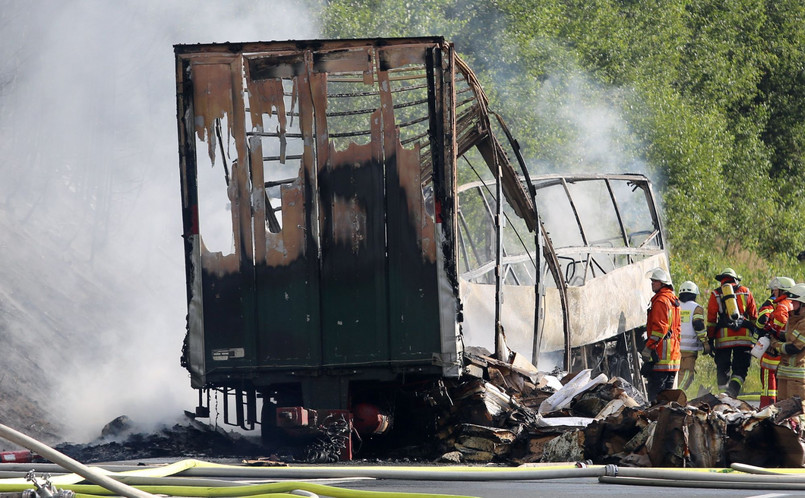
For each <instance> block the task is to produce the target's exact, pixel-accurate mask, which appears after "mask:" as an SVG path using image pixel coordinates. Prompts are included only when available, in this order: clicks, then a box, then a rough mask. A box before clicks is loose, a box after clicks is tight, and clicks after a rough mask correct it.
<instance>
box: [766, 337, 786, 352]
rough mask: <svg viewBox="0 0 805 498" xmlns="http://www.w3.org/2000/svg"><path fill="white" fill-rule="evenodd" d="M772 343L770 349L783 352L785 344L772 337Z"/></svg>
mask: <svg viewBox="0 0 805 498" xmlns="http://www.w3.org/2000/svg"><path fill="white" fill-rule="evenodd" d="M770 339H771V342H769V348H772V349H775V350H777V351H779V352H781V353H782V352H783V343H782V342H780V341H778V340H777V339H775V338H774V337H770Z"/></svg>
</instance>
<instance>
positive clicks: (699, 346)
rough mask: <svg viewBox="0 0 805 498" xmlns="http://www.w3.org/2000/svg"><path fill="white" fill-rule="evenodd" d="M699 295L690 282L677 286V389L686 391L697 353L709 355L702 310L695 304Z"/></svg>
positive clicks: (694, 367) (694, 371)
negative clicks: (678, 311) (679, 351)
mask: <svg viewBox="0 0 805 498" xmlns="http://www.w3.org/2000/svg"><path fill="white" fill-rule="evenodd" d="M698 295H699V286H698V285H696V284H695V283H693V282H691V281H690V280H688V281H686V282H682V285H680V286H679V301H680V303H681V304H680V305H679V309H680V313H681V317H682V325H681V330H682V335H681V339H680V343H679V344H680V350H681V352H682V359H681V360H680V363H679V373H678V374H677V378H678V380H679V388H680V389H687V388H689V387H690V385H691V383H693V377H694V376H695V375H696V358H698V357H699V352H700V351H704V354H706V355H709V354H710V353H711V351H710V344H709V343H708V342H707V330H705V326H704V308H702V307H701V306H699V303H697V302H696V296H698Z"/></svg>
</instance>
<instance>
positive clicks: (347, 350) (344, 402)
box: [175, 38, 535, 432]
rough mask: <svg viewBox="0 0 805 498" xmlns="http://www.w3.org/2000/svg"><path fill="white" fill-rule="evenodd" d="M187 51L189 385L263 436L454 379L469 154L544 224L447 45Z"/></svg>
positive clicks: (184, 152) (183, 73)
mask: <svg viewBox="0 0 805 498" xmlns="http://www.w3.org/2000/svg"><path fill="white" fill-rule="evenodd" d="M175 54H176V81H177V112H178V116H177V118H178V127H179V155H180V179H181V187H182V209H183V220H184V234H183V236H184V242H185V255H186V277H187V296H188V332H187V336H186V340H185V345H184V350H183V355H182V363H183V365H184V366H185V367H186V368H187V369H188V370H189V372H190V374H191V384H192V386H193V387H194V388H198V389H205V390H209V389H213V390H219V391H223V392H224V400H225V403H227V404H229V400H230V398H232V397H234V399H233V401H234V404H235V411H236V420H235V421H234V423H235V424H237V425H240V426H242V427H244V428H253V427H254V425H255V423H260V422H262V423H263V429H264V432H265V429H266V425H270V424H272V423H274V422H273V420H274V417H273V411H272V410H274V409H275V408H276V407H277V406H280V407H282V406H289V405H290V406H295V405H302V406H306V407H315V408H326V409H349V408H350V407H351V406H353V405H354V404H355V403H356V402H360V400H361V399H363V398H372V397H376V396H378V395H379V394H380V393H379V392H378V391H379V390H382V389H381V388H382V386H385V385H388V386H397V385H399V384H401V383H403V382H411V381H414V380H417V379H432V378H439V377H442V376H445V377H458V376H459V375H460V374H461V371H460V369H461V353H462V342H461V331H460V322H461V304H460V299H459V290H458V279H457V273H456V261H457V259H458V258H457V247H458V245H457V244H456V241H455V234H456V228H455V227H456V222H457V221H456V220H457V218H456V206H455V191H456V185H455V181H456V160H457V157H459V156H460V155H461V154H463V153H465V152H466V151H467V150H469V149H470V148H473V147H476V146H477V147H478V148H479V150H481V153H482V154H483V155H484V156H485V157H487V158H489V159H490V161H491V162H497V165H498V166H497V167H498V168H501V170H502V171H504V173H505V176H504V181H503V183H504V186H503V188H504V190H505V191H506V194H507V196H508V198H509V199H510V202H511V205H513V206H515V209H516V210H517V212H518V214H519V215H520V216H522V217H523V218H524V219H526V220H528V224H529V225H530V226H531V227H533V226H534V225H535V222H534V218H533V209H532V208H531V205H530V200H529V198H528V196H527V195H526V193H525V190H524V188H523V186H522V184H521V183H520V181H519V180H518V179H517V176H516V174H515V172H514V170H513V168H512V166H511V165H510V164H509V163H508V162H505V163H504V159H505V157H504V154H503V149H502V147H501V146H500V144H499V143H498V142H497V140H496V139H495V137H494V136H493V135H491V133H490V132H489V129H490V127H489V121H488V116H487V113H486V97H485V96H484V95H483V92H482V90H481V88H480V86H479V85H478V84H477V82H476V81H475V78H474V75H472V73H471V71H469V69H468V68H466V66H465V65H464V64H463V63H462V62H461V61H460V59H458V58H457V57H456V55H455V52H454V50H453V47H452V45H450V44H448V43H446V42H445V41H444V40H443V39H442V38H412V39H377V40H331V41H325V40H315V41H308V42H295V41H293V42H269V43H244V44H210V45H177V46H176V47H175ZM204 145H206V147H204ZM222 192H224V193H225V196H223V195H221V193H222ZM222 234H224V235H227V236H226V237H221V235H222ZM259 398H262V399H263V415H262V416H261V417H260V418H261V420H258V415H257V411H258V410H257V408H256V406H257V402H256V400H257V399H259ZM200 401H201V403H200V406H201V408H200V409H199V410H198V411H199V414H202V415H203V414H204V407H203V405H204V399H203V397H201V395H200ZM269 401H270V402H269ZM267 407H268V410H266V408H267Z"/></svg>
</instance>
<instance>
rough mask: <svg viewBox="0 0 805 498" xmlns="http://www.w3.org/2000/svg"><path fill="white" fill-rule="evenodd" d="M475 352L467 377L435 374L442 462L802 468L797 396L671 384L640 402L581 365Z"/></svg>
mask: <svg viewBox="0 0 805 498" xmlns="http://www.w3.org/2000/svg"><path fill="white" fill-rule="evenodd" d="M484 353H485V352H484V351H480V350H477V349H476V350H474V351H471V352H468V353H467V354H466V355H465V361H466V362H467V363H468V365H469V366H470V369H469V370H471V371H473V372H474V374H475V377H469V380H467V379H466V378H465V379H462V380H461V381H459V382H454V383H447V381H444V382H445V388H446V391H447V393H448V395H449V400H450V402H449V403H440V404H439V405H438V406H439V408H441V413H438V414H437V417H436V419H437V423H438V426H439V429H438V432H437V439H438V440H439V442H440V445H439V451H441V453H442V456H441V458H440V459H441V460H442V461H447V462H501V463H509V464H512V463H514V464H527V463H531V462H558V461H562V462H566V461H591V462H592V463H594V464H610V463H611V464H617V465H621V466H640V467H724V466H729V465H730V464H732V463H745V464H750V465H757V466H763V467H801V466H803V463H804V460H803V456H805V450H803V439H802V437H801V431H800V427H798V426H797V423H796V422H795V421H796V420H798V419H797V418H796V417H797V416H798V415H801V414H802V413H803V409H802V402H801V400H800V399H799V398H797V397H794V398H791V399H787V400H783V401H781V402H779V403H777V404H775V405H772V406H769V407H766V408H765V409H763V410H760V411H756V410H755V409H753V408H752V407H751V406H750V405H748V404H746V403H744V402H742V401H739V400H736V399H733V398H730V397H729V396H727V395H724V394H722V395H719V396H718V397H716V396H714V395H712V394H710V393H707V394H705V395H704V396H701V397H698V398H696V399H694V400H691V401H688V400H687V399H686V396H685V393H684V392H683V391H680V390H672V391H665V392H664V393H662V395H661V397H660V399H659V400H658V401H657V402H656V403H655V404H653V405H651V406H649V404H648V403H647V402H646V400H645V399H644V398H643V396H642V395H641V393H640V392H639V391H637V390H636V389H634V388H633V387H632V386H631V385H630V384H629V383H628V382H627V381H625V380H624V379H622V378H620V377H613V378H611V379H608V378H607V377H606V376H605V375H604V374H601V375H598V376H597V377H594V378H592V377H591V371H590V370H584V371H581V372H576V373H572V374H568V375H566V376H565V377H564V378H562V379H558V378H557V377H556V376H553V375H548V374H545V373H542V372H538V371H536V370H535V369H533V367H531V369H528V368H527V367H525V368H524V367H522V366H518V364H517V362H516V361H515V362H512V363H511V364H510V363H506V362H501V361H498V360H496V359H494V358H492V357H490V356H489V355H488V354H484ZM791 417H795V418H794V419H793V420H794V421H792V419H791Z"/></svg>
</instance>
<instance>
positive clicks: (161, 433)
mask: <svg viewBox="0 0 805 498" xmlns="http://www.w3.org/2000/svg"><path fill="white" fill-rule="evenodd" d="M131 428H132V423H131V421H130V420H129V419H128V417H125V416H121V417H118V418H117V419H115V420H113V421H112V422H110V423H109V424H107V426H106V427H104V429H103V431H102V436H101V437H100V438H99V439H97V440H95V441H93V442H90V443H87V444H75V443H62V444H60V445H57V446H55V449H56V450H58V451H60V452H62V453H64V454H65V455H67V456H69V457H71V458H74V459H75V460H78V461H80V462H84V463H97V462H112V461H121V460H144V459H150V458H199V459H201V458H203V459H207V460H209V459H210V458H237V459H241V458H250V457H259V456H262V455H263V454H264V452H265V450H264V449H263V448H262V447H261V446H260V445H259V444H258V442H257V441H254V440H253V439H252V438H247V437H245V436H242V435H240V434H238V433H235V432H229V431H224V430H223V429H221V428H216V427H213V426H209V425H205V424H201V423H199V422H197V421H195V420H193V419H190V418H187V419H186V421H183V422H182V423H177V424H175V425H173V426H172V427H164V428H162V429H159V430H156V431H154V432H152V433H148V434H145V433H134V432H132V430H131Z"/></svg>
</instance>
